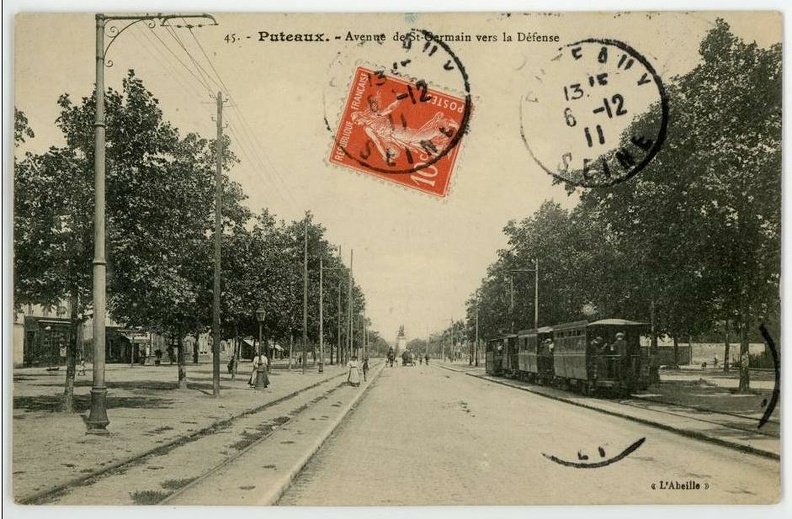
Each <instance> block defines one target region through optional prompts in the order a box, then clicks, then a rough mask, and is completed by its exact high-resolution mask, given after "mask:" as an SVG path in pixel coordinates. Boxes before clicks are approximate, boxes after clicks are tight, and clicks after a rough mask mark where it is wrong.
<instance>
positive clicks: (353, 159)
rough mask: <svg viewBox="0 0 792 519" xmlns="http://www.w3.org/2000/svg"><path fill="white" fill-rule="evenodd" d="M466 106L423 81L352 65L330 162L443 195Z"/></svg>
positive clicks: (458, 98)
mask: <svg viewBox="0 0 792 519" xmlns="http://www.w3.org/2000/svg"><path fill="white" fill-rule="evenodd" d="M467 112H468V110H467V106H466V100H465V99H463V98H460V97H458V96H454V95H451V94H448V93H444V92H441V91H439V90H438V89H436V88H432V87H430V86H429V85H428V84H427V83H426V81H422V80H418V81H415V82H411V81H408V80H405V79H402V78H399V77H396V76H393V75H387V74H385V72H384V71H382V70H374V69H370V68H365V67H358V68H357V69H356V70H355V74H354V76H353V80H352V84H351V85H350V89H349V95H348V97H347V100H346V104H345V106H344V110H343V112H342V115H341V119H340V121H339V124H338V129H337V131H336V134H335V139H334V140H335V142H334V146H333V148H332V151H331V154H330V162H332V163H334V164H338V165H341V166H346V167H350V168H352V169H355V170H358V171H363V172H366V173H370V174H373V175H376V176H378V177H381V178H384V179H386V180H389V181H391V182H395V183H398V184H402V185H404V186H407V187H410V188H414V189H418V190H420V191H424V192H427V193H430V194H433V195H437V196H445V195H446V193H447V192H448V186H449V182H450V179H451V173H452V171H453V168H454V163H455V161H456V157H457V154H458V151H459V143H460V138H461V132H462V131H463V124H464V120H465V118H466V114H467Z"/></svg>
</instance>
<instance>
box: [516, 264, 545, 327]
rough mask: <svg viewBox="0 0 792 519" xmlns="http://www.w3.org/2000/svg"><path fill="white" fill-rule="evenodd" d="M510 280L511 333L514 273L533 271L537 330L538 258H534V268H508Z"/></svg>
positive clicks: (535, 324) (537, 325)
mask: <svg viewBox="0 0 792 519" xmlns="http://www.w3.org/2000/svg"><path fill="white" fill-rule="evenodd" d="M509 272H510V274H511V275H510V278H509V279H510V280H511V284H510V286H511V290H510V291H511V306H510V313H511V314H512V330H511V331H512V333H513V332H514V316H513V314H514V274H515V273H518V272H533V273H534V329H536V330H537V332H538V330H539V258H535V259H534V268H532V269H513V270H510V271H509Z"/></svg>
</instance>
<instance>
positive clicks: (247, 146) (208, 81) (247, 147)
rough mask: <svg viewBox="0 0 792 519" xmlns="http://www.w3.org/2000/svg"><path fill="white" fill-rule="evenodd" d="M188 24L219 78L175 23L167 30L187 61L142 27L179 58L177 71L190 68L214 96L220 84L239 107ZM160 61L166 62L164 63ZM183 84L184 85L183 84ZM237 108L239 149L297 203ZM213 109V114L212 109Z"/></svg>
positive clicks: (266, 179)
mask: <svg viewBox="0 0 792 519" xmlns="http://www.w3.org/2000/svg"><path fill="white" fill-rule="evenodd" d="M185 27H186V28H187V29H188V30H189V31H190V34H191V35H192V37H193V39H194V40H195V42H196V44H197V45H198V47H199V49H200V52H201V54H202V55H203V57H204V59H205V60H206V62H207V64H208V66H209V68H210V69H211V71H212V73H214V76H216V78H215V77H213V76H212V74H211V73H210V72H209V71H208V70H207V68H206V67H204V66H203V65H202V64H201V63H199V61H198V59H196V57H195V56H193V54H192V52H191V51H190V49H189V48H188V46H187V45H186V44H185V42H184V41H183V40H182V38H181V37H179V35H178V34H177V33H176V31H175V29H174V28H173V27H172V26H169V25H165V28H166V31H167V33H168V34H169V35H170V37H171V38H172V39H173V41H174V42H175V43H176V46H177V50H178V49H181V51H180V52H179V54H184V55H185V56H186V60H185V59H182V57H180V56H179V55H178V54H177V51H174V50H173V49H172V48H171V46H170V45H168V43H167V42H166V41H165V40H164V39H163V38H161V37H160V36H159V35H158V34H157V32H156V31H155V30H154V29H153V28H149V30H146V29H143V28H141V30H143V31H144V32H143V34H146V33H147V32H150V33H151V35H153V36H154V37H155V38H156V39H157V40H158V41H159V43H160V45H161V46H162V47H164V48H165V50H167V51H168V53H169V54H170V56H171V57H172V58H173V60H175V61H176V62H177V63H178V64H179V65H180V66H181V69H179V68H178V67H175V69H176V70H179V71H180V72H181V70H182V69H183V70H184V71H186V72H187V73H188V74H189V75H190V76H191V77H192V78H193V79H194V80H195V81H196V82H197V83H198V84H199V85H200V86H201V87H203V89H204V90H205V92H206V93H208V95H209V96H211V97H216V94H215V93H214V88H213V87H217V89H218V90H219V91H221V92H224V93H225V95H226V97H227V99H228V100H229V101H230V102H231V107H233V108H238V105H237V102H236V100H235V98H234V96H233V94H232V93H231V91H230V89H229V88H228V85H226V83H225V81H224V80H223V78H222V76H221V75H220V73H219V72H218V70H217V68H216V67H215V65H214V63H213V61H212V59H211V58H210V57H209V55H208V54H207V53H206V50H205V49H204V47H203V45H202V44H201V42H200V40H199V39H198V38H197V36H196V35H195V33H194V32H193V30H192V27H191V26H190V25H189V24H186V22H185ZM146 37H147V39H149V38H148V35H146ZM149 41H150V42H151V43H152V44H153V47H154V48H155V49H158V52H160V55H161V56H163V58H164V59H165V61H166V62H169V65H170V60H169V59H167V56H166V55H165V54H164V53H163V52H162V51H161V50H159V46H158V45H156V43H154V42H153V41H151V40H150V39H149ZM155 59H156V58H155ZM185 61H186V62H185ZM158 62H159V60H158ZM188 63H189V64H191V65H192V67H190V65H188ZM160 64H162V63H161V62H160ZM168 68H173V67H170V66H169V67H168ZM181 74H182V77H184V76H183V74H184V73H183V72H181ZM187 83H188V84H191V85H194V83H193V82H192V81H190V80H189V79H187ZM181 86H182V87H183V85H181ZM191 88H192V89H193V93H194V89H195V87H194V86H192V87H191ZM198 97H199V98H202V96H201V94H198ZM207 110H208V108H207ZM234 111H235V112H236V114H237V115H238V119H239V121H238V124H237V123H235V122H234V119H233V118H228V119H227V121H228V129H229V133H231V134H232V135H233V136H234V138H235V141H236V144H237V146H238V147H239V150H240V151H241V152H242V155H244V156H246V158H247V159H248V161H249V163H250V165H251V166H252V167H253V168H254V169H256V168H257V169H260V170H261V171H269V172H270V174H269V175H266V174H265V175H261V177H262V180H263V181H264V182H265V183H266V184H268V185H269V186H270V188H271V189H273V190H274V191H275V193H276V195H277V196H278V197H279V198H281V199H283V200H284V201H287V203H290V205H292V206H297V204H296V200H295V199H294V197H293V195H292V194H291V192H290V190H289V189H288V186H287V184H286V182H285V178H284V177H283V175H282V174H281V173H280V171H279V170H278V168H276V167H275V165H274V164H273V163H272V161H271V160H270V158H269V156H268V155H267V154H266V152H265V151H264V150H263V148H262V147H261V146H260V145H259V143H258V142H257V139H256V137H255V136H254V135H253V133H254V132H253V130H252V127H251V125H250V123H249V122H248V121H247V119H246V118H245V116H244V111H243V110H239V109H236V110H234ZM209 112H210V113H211V111H209ZM262 155H263V157H264V158H263V159H262ZM265 162H266V164H265Z"/></svg>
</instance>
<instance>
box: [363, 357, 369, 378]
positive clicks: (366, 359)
mask: <svg viewBox="0 0 792 519" xmlns="http://www.w3.org/2000/svg"><path fill="white" fill-rule="evenodd" d="M368 370H369V364H368V357H366V358H365V359H363V382H365V381H366V380H368V378H367V376H368Z"/></svg>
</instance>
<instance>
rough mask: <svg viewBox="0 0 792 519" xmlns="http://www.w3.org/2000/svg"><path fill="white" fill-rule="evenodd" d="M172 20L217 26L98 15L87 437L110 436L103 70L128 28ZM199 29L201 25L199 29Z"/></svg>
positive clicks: (164, 17)
mask: <svg viewBox="0 0 792 519" xmlns="http://www.w3.org/2000/svg"><path fill="white" fill-rule="evenodd" d="M172 18H204V19H208V20H211V21H212V23H213V24H214V25H217V22H216V21H215V19H214V18H213V17H212V16H211V15H208V14H193V15H179V14H168V15H166V14H156V15H147V16H136V15H122V16H106V15H104V14H97V15H96V54H95V60H96V63H95V65H96V89H95V92H94V97H95V99H94V100H95V104H96V117H95V119H94V258H93V309H94V314H93V382H92V386H91V411H90V413H89V414H88V418H87V419H86V421H85V423H86V426H87V428H88V430H87V433H88V434H101V435H104V434H108V432H107V426H108V425H109V424H110V420H109V419H108V418H107V386H105V320H106V318H107V260H106V258H105V147H106V142H105V126H106V122H105V98H104V97H105V82H104V67H105V63H106V61H105V60H106V57H107V52H108V51H109V50H110V46H111V45H112V44H113V42H115V40H116V38H118V36H120V35H121V33H123V32H124V31H125V30H126V29H127V28H129V27H131V26H132V25H134V24H136V23H138V22H142V21H144V20H160V21H161V24H162V25H166V22H167V21H168V20H170V19H172ZM108 22H111V23H112V22H123V23H126V25H125V26H124V27H122V28H121V29H118V28H117V27H115V26H111V27H110V30H109V34H110V41H109V42H108V44H107V45H106V46H105V26H106V25H107V23H108ZM198 27H200V26H198Z"/></svg>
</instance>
